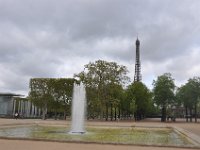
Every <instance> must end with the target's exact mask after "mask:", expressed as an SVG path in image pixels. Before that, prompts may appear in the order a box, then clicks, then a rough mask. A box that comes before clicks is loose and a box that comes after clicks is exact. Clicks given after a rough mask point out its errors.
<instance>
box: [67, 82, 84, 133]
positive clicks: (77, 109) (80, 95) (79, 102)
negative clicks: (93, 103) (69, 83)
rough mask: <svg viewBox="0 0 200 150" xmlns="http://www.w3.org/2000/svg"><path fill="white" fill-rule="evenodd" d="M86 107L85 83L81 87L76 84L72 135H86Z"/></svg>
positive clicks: (73, 100) (73, 99)
mask: <svg viewBox="0 0 200 150" xmlns="http://www.w3.org/2000/svg"><path fill="white" fill-rule="evenodd" d="M85 107H86V92H85V86H84V84H83V83H80V85H78V84H75V83H74V88H73V98H72V123H71V131H70V133H72V134H83V133H85V126H84V122H85V113H86V112H85Z"/></svg>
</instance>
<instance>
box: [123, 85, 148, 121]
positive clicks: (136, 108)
mask: <svg viewBox="0 0 200 150" xmlns="http://www.w3.org/2000/svg"><path fill="white" fill-rule="evenodd" d="M126 95H127V98H126V99H127V101H129V105H130V106H129V108H130V109H131V112H132V113H134V115H135V119H136V120H141V119H142V118H144V116H145V115H147V113H148V110H149V109H150V107H151V92H150V91H149V89H148V88H147V87H146V86H145V85H144V84H143V83H142V82H134V83H132V84H131V85H130V86H129V87H128V89H127V94H126Z"/></svg>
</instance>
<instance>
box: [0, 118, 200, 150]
mask: <svg viewBox="0 0 200 150" xmlns="http://www.w3.org/2000/svg"><path fill="white" fill-rule="evenodd" d="M28 124H45V125H53V126H55V125H56V126H63V125H64V126H65V125H66V126H68V125H69V124H70V122H69V121H60V120H39V119H18V120H15V119H0V127H8V126H20V125H28ZM87 126H108V127H114V126H116V127H128V126H145V127H174V128H178V129H179V130H182V131H183V132H184V133H185V134H187V135H188V136H190V138H192V139H193V140H196V142H199V143H200V123H186V122H185V120H177V122H175V123H174V122H167V123H161V122H159V120H155V119H146V120H144V121H140V122H133V121H118V122H110V121H109V122H103V121H102V122H100V121H88V122H87ZM0 145H1V146H0V150H27V149H28V150H35V149H37V150H46V149H47V150H67V149H69V150H78V149H81V150H94V149H95V150H102V149H104V150H110V149H115V150H151V149H152V150H172V149H175V150H181V149H184V150H187V149H188V148H175V147H170V148H169V147H153V146H128V145H106V144H104V145H101V144H83V143H61V142H45V141H28V140H10V139H0ZM188 150H189V149H188Z"/></svg>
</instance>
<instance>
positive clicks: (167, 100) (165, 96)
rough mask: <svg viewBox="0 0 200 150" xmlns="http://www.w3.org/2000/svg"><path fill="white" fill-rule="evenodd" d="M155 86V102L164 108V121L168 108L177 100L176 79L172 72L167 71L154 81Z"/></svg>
mask: <svg viewBox="0 0 200 150" xmlns="http://www.w3.org/2000/svg"><path fill="white" fill-rule="evenodd" d="M153 86H154V88H153V93H154V102H155V103H156V104H157V105H158V106H160V107H161V108H162V121H166V109H167V107H169V106H170V105H173V103H174V100H175V95H174V90H175V84H174V79H172V77H171V74H170V73H165V74H163V75H161V76H158V78H157V80H156V81H153Z"/></svg>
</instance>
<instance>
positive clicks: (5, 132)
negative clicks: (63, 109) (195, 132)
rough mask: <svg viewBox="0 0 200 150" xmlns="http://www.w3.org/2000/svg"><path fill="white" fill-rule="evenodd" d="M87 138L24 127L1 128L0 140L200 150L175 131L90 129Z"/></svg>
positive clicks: (57, 129) (58, 129)
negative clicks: (151, 146)
mask: <svg viewBox="0 0 200 150" xmlns="http://www.w3.org/2000/svg"><path fill="white" fill-rule="evenodd" d="M86 129H87V133H86V134H69V131H70V128H69V127H68V128H67V129H66V127H55V126H40V125H34V126H24V127H15V128H1V129H0V137H1V138H3V137H6V138H19V139H20V138H22V139H29V140H30V139H33V140H37V139H40V140H50V141H58V142H59V141H62V142H84V143H104V144H123V145H124V144H128V145H153V146H173V147H197V146H198V147H199V145H195V144H193V143H192V142H191V141H190V140H188V138H187V137H185V136H184V135H182V134H180V133H177V132H176V131H175V130H174V129H173V128H146V127H93V126H91V127H87V128H86Z"/></svg>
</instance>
